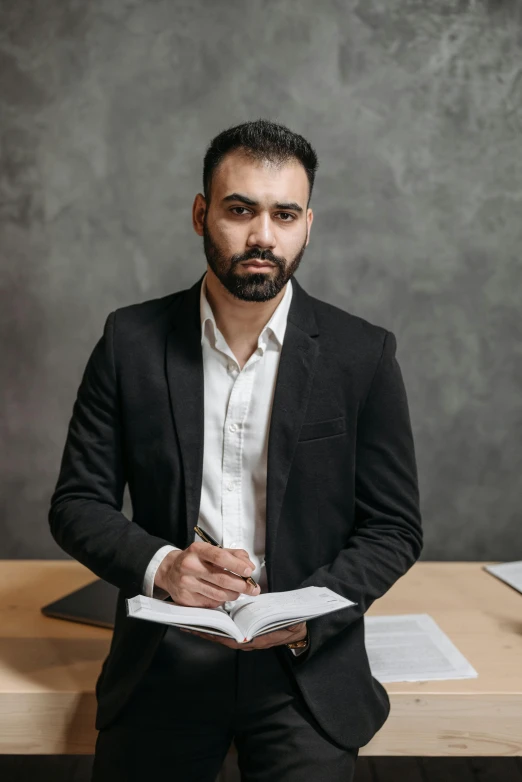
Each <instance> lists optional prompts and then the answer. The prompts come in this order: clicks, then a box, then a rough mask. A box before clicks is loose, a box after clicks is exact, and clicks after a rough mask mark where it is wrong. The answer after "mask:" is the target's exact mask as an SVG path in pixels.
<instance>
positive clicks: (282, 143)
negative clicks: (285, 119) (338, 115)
mask: <svg viewBox="0 0 522 782" xmlns="http://www.w3.org/2000/svg"><path fill="white" fill-rule="evenodd" d="M236 149H241V150H242V151H244V152H245V154H247V155H249V156H251V157H252V158H253V159H254V160H259V161H262V160H263V161H264V160H267V161H270V162H272V163H276V164H277V163H286V162H287V161H289V160H291V159H292V158H295V159H296V160H298V161H299V162H300V163H301V165H302V166H303V168H304V169H305V171H306V175H307V177H308V182H309V184H310V189H309V192H308V203H310V198H311V197H312V189H313V186H314V180H315V172H316V171H317V168H318V162H317V155H316V152H315V150H314V149H313V147H312V145H311V144H310V143H309V142H308V141H307V140H306V139H305V138H303V136H300V135H299V134H298V133H294V132H293V131H291V130H289V129H288V128H287V127H285V125H280V124H278V123H276V122H271V121H270V120H266V119H256V120H253V121H251V122H243V123H242V124H241V125H236V126H235V127H232V128H227V129H226V130H223V131H222V132H221V133H220V134H219V135H217V136H216V137H215V138H213V139H212V141H211V142H210V144H209V146H208V149H207V151H206V153H205V158H204V162H203V195H204V196H205V200H206V202H207V204H210V190H211V185H212V175H213V173H214V171H215V169H216V168H217V167H218V165H219V164H220V163H221V161H222V160H223V158H224V157H225V155H226V154H227V153H229V152H232V151H233V150H236Z"/></svg>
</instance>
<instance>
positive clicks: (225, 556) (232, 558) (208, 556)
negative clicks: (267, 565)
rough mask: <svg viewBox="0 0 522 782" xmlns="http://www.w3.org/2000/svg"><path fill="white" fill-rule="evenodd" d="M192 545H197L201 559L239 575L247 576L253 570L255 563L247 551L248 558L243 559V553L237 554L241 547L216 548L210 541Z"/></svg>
mask: <svg viewBox="0 0 522 782" xmlns="http://www.w3.org/2000/svg"><path fill="white" fill-rule="evenodd" d="M193 545H194V546H197V547H198V548H197V551H198V553H199V556H200V557H201V559H203V560H205V561H206V562H211V563H212V564H213V565H217V566H218V567H220V568H227V569H228V570H232V571H234V572H235V573H238V574H239V575H240V576H249V575H250V573H251V572H252V573H253V572H254V570H255V565H254V563H253V562H252V561H251V560H250V558H249V557H248V554H247V552H245V553H246V554H247V557H248V559H245V557H244V555H243V554H242V555H241V556H238V552H239V551H242V549H234V550H231V549H226V548H218V547H217V546H211V545H210V543H194V544H193ZM247 571H250V572H247Z"/></svg>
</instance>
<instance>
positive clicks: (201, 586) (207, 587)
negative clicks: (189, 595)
mask: <svg viewBox="0 0 522 782" xmlns="http://www.w3.org/2000/svg"><path fill="white" fill-rule="evenodd" d="M188 588H190V590H191V591H192V592H194V593H196V594H198V595H201V597H204V598H205V599H206V600H214V601H217V603H218V605H221V604H222V603H224V602H225V601H226V600H237V598H238V597H239V595H240V593H239V592H237V591H234V592H232V591H230V590H225V589H221V588H220V587H217V586H216V585H215V584H214V583H212V582H210V581H206V580H205V579H202V578H195V579H193V582H192V583H191V584H190V586H189V587H188ZM250 590H251V592H250V594H252V593H254V594H257V593H258V592H257V593H256V592H255V590H254V589H253V587H250ZM244 591H245V590H242V592H244ZM258 591H259V590H258Z"/></svg>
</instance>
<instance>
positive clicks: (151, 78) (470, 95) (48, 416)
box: [0, 0, 522, 560]
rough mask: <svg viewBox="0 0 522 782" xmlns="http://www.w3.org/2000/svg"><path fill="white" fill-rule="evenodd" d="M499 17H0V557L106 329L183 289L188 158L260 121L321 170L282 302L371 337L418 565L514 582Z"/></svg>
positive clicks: (514, 174)
mask: <svg viewBox="0 0 522 782" xmlns="http://www.w3.org/2000/svg"><path fill="white" fill-rule="evenodd" d="M521 105H522V3H520V2H519V1H518V0H512V2H507V1H506V2H501V1H500V0H498V1H497V2H493V0H491V1H490V2H486V0H483V1H480V0H476V1H475V2H473V1H472V0H467V1H466V2H458V0H402V2H401V0H382V1H381V2H377V0H361V1H360V2H355V1H353V0H352V1H351V0H344V1H343V2H341V0H321V2H320V3H319V2H317V0H301V1H300V2H297V1H296V2H290V1H287V2H284V1H282V0H265V1H264V2H260V1H259V0H258V1H257V2H245V0H225V1H223V0H220V1H219V2H210V0H209V1H208V2H203V1H202V0H199V2H198V1H197V0H183V1H181V0H149V1H148V2H145V1H144V0H103V2H101V0H99V1H98V2H89V3H88V2H81V3H80V2H72V1H71V0H69V1H67V2H66V0H45V2H31V0H16V1H15V0H0V111H1V127H0V154H1V161H0V199H1V202H0V208H1V294H0V324H1V326H0V328H1V333H0V339H1V350H2V358H1V366H0V382H1V392H2V414H1V423H0V481H1V488H0V525H1V526H0V529H1V536H0V557H4V558H5V557H7V558H9V557H12V558H26V557H27V558H32V557H42V558H47V557H49V558H60V557H64V556H65V554H64V552H62V551H61V549H59V548H58V546H57V545H56V543H55V542H54V541H53V539H52V538H51V536H50V533H49V530H48V524H47V508H48V502H49V498H50V494H51V492H52V489H53V487H54V482H55V480H56V477H57V470H58V465H59V459H60V456H61V450H62V447H63V443H64V438H65V433H66V427H67V423H68V419H69V416H70V413H71V408H72V404H73V400H74V396H75V393H76V389H77V386H78V383H79V381H80V377H81V373H82V371H83V368H84V366H85V362H86V360H87V357H88V355H89V353H90V351H91V349H92V347H93V345H94V343H95V342H96V340H97V339H98V337H99V336H100V334H101V330H102V327H103V323H104V320H105V317H106V316H107V314H108V313H109V311H111V310H112V309H114V308H115V307H118V306H121V305H124V304H128V303H131V302H135V301H141V300H144V299H147V298H151V297H155V296H161V295H163V294H166V293H169V292H171V291H174V290H177V289H180V288H184V287H187V286H189V285H191V284H192V283H193V282H194V281H195V280H196V279H197V278H198V277H199V276H200V275H201V274H202V272H203V271H204V268H205V258H204V254H203V248H202V241H201V239H200V238H199V237H198V236H196V234H195V233H194V232H193V229H192V225H191V205H192V201H193V198H194V195H195V194H196V192H198V191H200V190H201V169H202V160H203V155H204V151H205V149H206V145H207V144H208V142H209V141H210V139H211V138H212V136H214V135H215V134H216V133H218V132H219V131H220V130H222V129H223V128H224V127H227V126H230V125H232V124H236V123H239V122H242V121H245V120H248V119H255V118H257V117H266V118H270V119H273V120H276V121H280V122H283V123H285V124H287V125H288V126H289V127H290V128H292V129H293V130H295V131H297V132H299V133H302V134H303V135H305V136H306V137H307V138H309V140H310V141H311V143H312V144H313V145H314V147H315V148H316V150H317V152H318V155H319V162H320V168H319V172H318V175H317V180H316V185H315V190H314V194H313V197H312V203H311V206H312V208H313V209H314V212H315V220H314V224H313V227H312V234H311V242H310V245H309V247H308V248H307V251H306V253H305V256H304V258H303V261H302V264H301V268H300V270H299V272H298V274H297V278H298V279H299V281H300V282H301V283H302V284H303V286H304V287H305V289H307V290H308V291H309V292H311V293H313V294H314V295H316V296H319V297H320V298H323V299H325V300H327V301H330V302H332V303H333V304H336V305H338V306H340V307H343V308H344V309H347V310H349V311H351V312H354V313H356V314H358V315H362V316H363V317H366V318H368V319H369V320H371V321H373V322H375V323H378V324H380V325H383V326H385V327H386V328H388V329H391V330H393V331H394V332H395V334H396V336H397V340H398V356H399V360H400V363H401V366H402V369H403V374H404V377H405V382H406V386H407V391H408V396H409V401H410V409H411V416H412V423H413V427H414V434H415V439H416V448H417V457H418V466H419V474H420V487H421V494H422V506H423V515H424V529H425V547H424V551H423V553H422V559H451V560H453V559H459V560H469V559H499V560H502V559H508V560H509V559H519V558H522V535H521V511H520V489H519V486H520V472H521V467H522V458H521V457H522V443H521V438H520V433H521V419H522V369H521V354H522V347H521V345H522V342H521V320H520V300H521V296H522V286H521V282H522V280H521V277H522V274H521V271H522V263H521V260H520V246H521V239H522V219H521V208H522V156H521V152H522V145H521V132H522V108H521Z"/></svg>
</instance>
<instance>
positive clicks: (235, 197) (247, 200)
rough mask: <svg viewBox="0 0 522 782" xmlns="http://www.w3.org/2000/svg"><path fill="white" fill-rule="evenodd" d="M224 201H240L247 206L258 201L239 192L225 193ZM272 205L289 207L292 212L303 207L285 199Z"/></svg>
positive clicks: (277, 207)
mask: <svg viewBox="0 0 522 782" xmlns="http://www.w3.org/2000/svg"><path fill="white" fill-rule="evenodd" d="M225 201H241V203H243V204H247V206H259V201H254V200H252V198H248V196H246V195H241V193H231V194H230V195H227V196H225V197H224V198H223V200H222V203H223V202H225ZM272 206H273V207H275V208H276V209H288V210H290V209H291V210H292V211H294V212H302V211H303V207H302V206H299V204H298V203H296V201H285V202H284V203H283V202H281V201H278V202H276V203H275V204H272Z"/></svg>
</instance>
